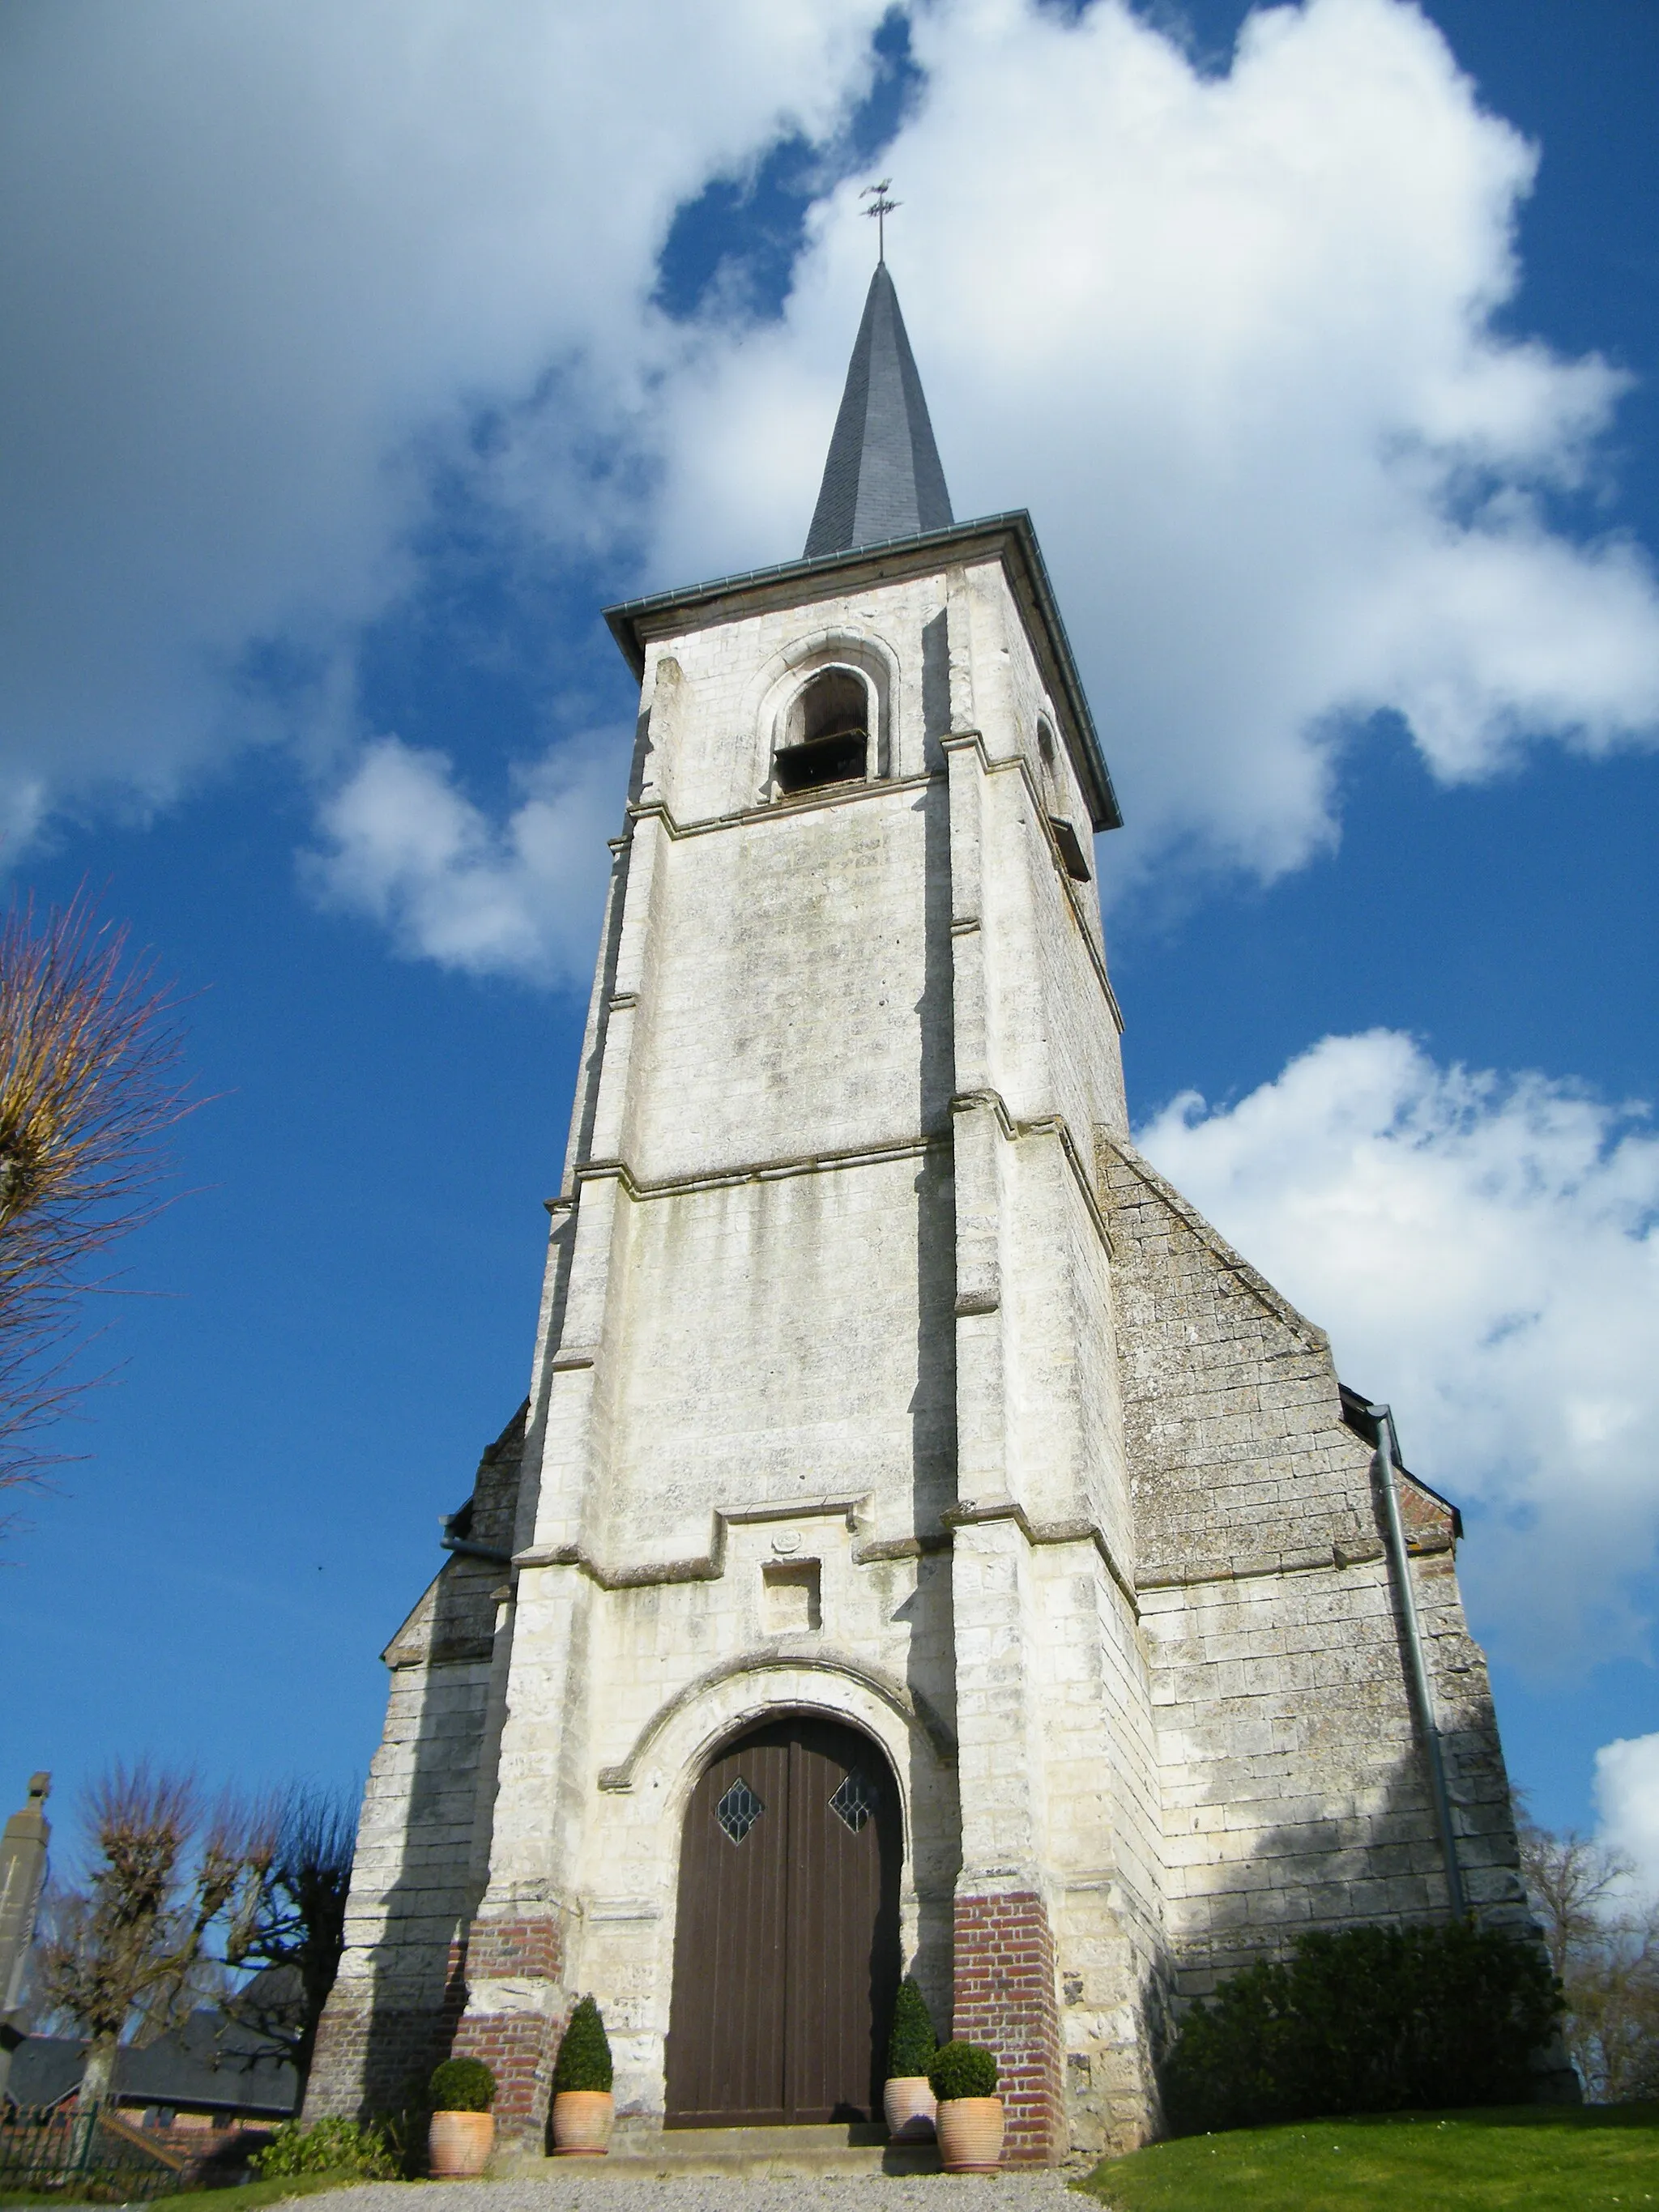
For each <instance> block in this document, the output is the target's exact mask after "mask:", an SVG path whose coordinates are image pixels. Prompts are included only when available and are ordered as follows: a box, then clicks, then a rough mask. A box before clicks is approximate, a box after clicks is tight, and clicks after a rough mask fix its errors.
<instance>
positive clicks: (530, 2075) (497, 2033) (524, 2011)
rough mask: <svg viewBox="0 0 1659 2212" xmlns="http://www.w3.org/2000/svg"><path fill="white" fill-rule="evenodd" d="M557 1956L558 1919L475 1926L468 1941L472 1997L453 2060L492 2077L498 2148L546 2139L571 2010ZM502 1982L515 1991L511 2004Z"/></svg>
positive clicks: (536, 2143)
mask: <svg viewBox="0 0 1659 2212" xmlns="http://www.w3.org/2000/svg"><path fill="white" fill-rule="evenodd" d="M562 1955H563V1946H562V1943H561V1942H560V1938H559V1925H558V1923H557V1921H556V1920H551V1919H545V1920H540V1919H538V1920H475V1921H474V1922H473V1923H472V1931H471V1935H470V1936H469V1937H468V1939H467V1946H466V1972H467V1983H468V1990H469V1994H468V1999H467V2008H466V2010H465V2013H464V2014H463V2015H462V2016H461V2022H460V2026H459V2027H458V2028H457V2030H456V2032H455V2043H454V2056H455V2057H457V2058H482V2059H483V2062H484V2063H485V2065H486V2066H488V2067H489V2070H490V2072H491V2073H492V2074H493V2075H495V2133H496V2136H497V2139H498V2140H499V2141H501V2142H503V2143H513V2144H517V2145H519V2146H520V2147H521V2148H532V2147H538V2146H539V2145H540V2144H541V2143H542V2142H543V2140H544V2136H545V2133H546V2129H547V2107H548V2098H549V2093H550V2089H551V2086H552V2081H553V2061H554V2059H555V2057H556V2056H557V2053H558V2048H559V2038H560V2037H561V2036H562V2034H563V2033H564V2023H565V2018H566V2015H567V2014H568V2011H569V2003H568V1999H567V1998H566V1996H565V1994H564V1992H563V1990H562V1989H561V1987H560V1985H559V1968H560V1965H561V1963H562ZM503 1983H512V1984H517V1985H518V1986H517V1987H516V1988H515V1989H513V1990H512V1991H511V2001H510V2002H507V2001H506V2000H507V1997H508V1992H507V1990H503V1989H502V1988H501V1986H500V1985H501V1984H503ZM526 1983H528V1984H531V1985H532V1986H531V1987H530V1989H529V1990H526V1988H525V1984H526ZM538 1984H539V1987H538V1986H536V1985H538Z"/></svg>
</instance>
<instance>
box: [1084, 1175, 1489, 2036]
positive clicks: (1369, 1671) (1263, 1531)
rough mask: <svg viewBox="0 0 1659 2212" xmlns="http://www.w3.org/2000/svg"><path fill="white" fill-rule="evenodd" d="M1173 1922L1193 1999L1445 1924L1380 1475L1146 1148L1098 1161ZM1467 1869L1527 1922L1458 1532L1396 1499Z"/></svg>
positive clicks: (1307, 1331) (1310, 1340) (1434, 1509)
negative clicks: (1331, 1940) (1240, 1974)
mask: <svg viewBox="0 0 1659 2212" xmlns="http://www.w3.org/2000/svg"><path fill="white" fill-rule="evenodd" d="M1101 1160H1102V1169H1103V1178H1104V1180H1105V1182H1106V1183H1107V1185H1108V1187H1109V1192H1110V1195H1111V1199H1112V1202H1113V1217H1112V1218H1113V1225H1114V1231H1115V1236H1116V1237H1117V1241H1118V1253H1119V1261H1118V1269H1117V1276H1118V1291H1119V1316H1120V1352H1121V1360H1122V1366H1123V1375H1124V1397H1125V1417H1126V1428H1127V1437H1128V1447H1129V1452H1130V1459H1131V1465H1132V1468H1133V1484H1134V1498H1135V1507H1136V1516H1137V1524H1138V1528H1139V1534H1140V1544H1141V1556H1140V1565H1139V1582H1140V1604H1141V1615H1142V1623H1143V1626H1144V1629H1145V1632H1146V1638H1147V1641H1148V1647H1149V1651H1150V1656H1151V1667H1152V1699H1153V1706H1154V1712H1155V1717H1156V1722H1157V1727H1158V1745H1159V1758H1160V1766H1161V1771H1162V1778H1163V1799H1164V1856H1165V1862H1166V1868H1167V1873H1166V1893H1167V1896H1168V1922H1169V1929H1170V1937H1171V1940H1172V1942H1173V1943H1174V1946H1175V1951H1176V1960H1177V1963H1178V1966H1179V1967H1180V1977H1179V1979H1180V1986H1181V1988H1182V1990H1183V1991H1184V1992H1186V1993H1187V1994H1193V1993H1194V1992H1198V1991H1201V1990H1206V1989H1207V1988H1210V1987H1212V1986H1213V1983H1214V1978H1215V1976H1216V1975H1217V1973H1218V1972H1225V1971H1226V1970H1227V1969H1229V1968H1230V1967H1231V1966H1235V1965H1237V1964H1238V1963H1240V1962H1242V1961H1243V1960H1247V1959H1249V1958H1252V1957H1256V1956H1261V1955H1263V1954H1271V1953H1273V1952H1276V1951H1278V1950H1279V1949H1281V1948H1283V1946H1284V1945H1285V1943H1286V1942H1289V1941H1291V1939H1292V1938H1293V1937H1294V1936H1296V1935H1297V1933H1298V1932H1300V1931H1301V1930H1303V1929H1307V1928H1310V1927H1315V1926H1341V1925H1352V1924H1353V1923H1357V1922H1364V1921H1367V1920H1382V1921H1397V1920H1400V1919H1413V1918H1423V1917H1431V1916H1433V1915H1436V1914H1438V1913H1441V1912H1443V1911H1445V1910H1446V1908H1447V1901H1448V1890H1447V1884H1446V1878H1445V1869H1444V1861H1443V1852H1442V1847H1441V1843H1440V1839H1439V1836H1438V1832H1437V1826H1436V1823H1435V1820H1434V1815H1433V1808H1432V1801H1431V1795H1430V1787H1429V1774H1428V1765H1427V1750H1426V1744H1425V1737H1424V1735H1423V1732H1422V1728H1421V1726H1420V1724H1419V1720H1418V1717H1417V1716H1416V1715H1415V1714H1414V1712H1413V1705H1412V1698H1411V1692H1410V1689H1409V1684H1408V1679H1407V1670H1406V1665H1405V1660H1404V1652H1403V1645H1402V1641H1401V1638H1402V1636H1403V1632H1404V1631H1403V1625H1402V1622H1401V1614H1400V1609H1399V1600H1398V1594H1397V1592H1396V1591H1395V1589H1394V1587H1393V1583H1392V1581H1391V1578H1390V1571H1389V1564H1388V1559H1387V1555H1386V1552H1385V1547H1384V1545H1383V1536H1382V1521H1381V1513H1380V1505H1379V1500H1378V1498H1377V1496H1376V1489H1375V1475H1374V1468H1373V1455H1372V1453H1371V1450H1370V1445H1369V1444H1368V1443H1366V1442H1365V1441H1364V1440H1363V1439H1362V1438H1361V1437H1358V1436H1356V1435H1355V1434H1354V1432H1353V1431H1352V1429H1350V1428H1349V1427H1347V1426H1346V1425H1345V1422H1344V1417H1343V1405H1342V1401H1341V1396H1340V1389H1339V1386H1338V1383H1337V1379H1336V1374H1335V1370H1334V1365H1333V1364H1332V1361H1331V1358H1330V1352H1329V1347H1328V1343H1327V1341H1326V1339H1325V1338H1324V1336H1323V1334H1322V1332H1321V1331H1319V1330H1318V1329H1317V1328H1314V1327H1313V1325H1312V1324H1311V1323H1310V1322H1306V1321H1305V1320H1304V1318H1303V1317H1302V1316H1300V1315H1299V1314H1297V1312H1296V1311H1295V1310H1294V1309H1293V1308H1291V1307H1290V1306H1289V1305H1287V1304H1285V1301H1284V1300H1283V1299H1282V1298H1281V1297H1279V1294H1278V1293H1277V1292H1276V1291H1273V1288H1272V1286H1271V1285H1268V1284H1267V1283H1265V1282H1264V1281H1263V1280H1262V1279H1261V1277H1260V1276H1258V1275H1257V1274H1256V1273H1255V1271H1254V1270H1253V1269H1252V1268H1250V1267H1249V1266H1248V1265H1247V1264H1246V1263H1245V1262H1244V1261H1243V1260H1241V1259H1240V1258H1239V1256H1238V1255H1237V1253H1235V1252H1233V1251H1232V1250H1231V1248H1230V1247H1229V1246H1227V1245H1226V1244H1225V1243H1224V1241H1223V1240H1222V1239H1221V1238H1220V1237H1218V1236H1217V1235H1216V1233H1215V1231H1213V1230H1212V1229H1211V1228H1210V1227H1209V1225H1208V1224H1207V1223H1206V1222H1205V1221H1204V1220H1203V1219H1202V1218H1201V1217H1200V1216H1199V1215H1198V1214H1197V1213H1196V1212H1194V1210H1193V1208H1192V1207H1190V1206H1188V1205H1187V1204H1186V1202H1185V1201H1184V1200H1182V1199H1181V1198H1180V1197H1179V1196H1178V1194H1176V1193H1175V1192H1174V1191H1172V1190H1171V1189H1170V1188H1169V1186H1168V1185H1167V1184H1165V1183H1164V1182H1163V1181H1162V1180H1161V1178H1159V1177H1158V1176H1157V1175H1156V1173H1155V1172H1154V1171H1153V1170H1152V1169H1151V1168H1150V1167H1149V1165H1148V1164H1146V1162H1145V1161H1144V1160H1142V1159H1141V1158H1139V1155H1138V1154H1136V1153H1135V1152H1134V1151H1133V1147H1131V1146H1127V1144H1123V1143H1121V1142H1117V1141H1111V1142H1107V1143H1103V1146H1102V1147H1101ZM1401 1491H1402V1495H1403V1496H1405V1497H1406V1498H1407V1500H1408V1505H1409V1510H1408V1511H1407V1516H1406V1517H1407V1522H1408V1524H1409V1525H1410V1526H1411V1528H1412V1531H1413V1549H1414V1551H1415V1552H1416V1553H1418V1555H1419V1556H1418V1557H1417V1558H1416V1559H1415V1560H1414V1562H1413V1569H1412V1571H1413V1576H1414V1578H1415V1583H1416V1587H1417V1589H1418V1592H1419V1599H1420V1600H1425V1601H1426V1597H1427V1593H1428V1591H1429V1590H1430V1589H1433V1590H1434V1591H1435V1592H1436V1593H1437V1596H1436V1599H1435V1603H1434V1606H1433V1607H1432V1608H1431V1612H1432V1626H1431V1635H1430V1638H1429V1641H1430V1644H1431V1668H1432V1670H1433V1672H1434V1675H1435V1680H1436V1684H1437V1694H1436V1705H1437V1711H1436V1716H1435V1718H1436V1722H1437V1726H1438V1728H1439V1729H1440V1731H1441V1734H1442V1737H1443V1741H1444V1743H1445V1745H1446V1747H1447V1750H1448V1753H1449V1764H1450V1765H1451V1767H1452V1770H1453V1778H1454V1795H1455V1798H1456V1800H1457V1826H1458V1827H1459V1830H1460V1837H1459V1863H1460V1868H1461V1869H1462V1870H1463V1871H1464V1872H1465V1874H1466V1875H1468V1879H1469V1883H1470V1889H1471V1895H1472V1899H1476V1900H1478V1901H1479V1902H1480V1904H1481V1905H1482V1906H1483V1907H1486V1906H1498V1907H1506V1906H1511V1905H1513V1901H1514V1898H1515V1895H1516V1892H1515V1889H1514V1887H1513V1877H1512V1872H1511V1869H1513V1865H1514V1857H1515V1845H1514V1818H1513V1813H1512V1809H1511V1808H1510V1802H1509V1795H1508V1789H1507V1784H1506V1782H1505V1781H1504V1776H1503V1771H1502V1759H1501V1754H1500V1753H1499V1752H1498V1744H1497V1736H1496V1730H1495V1728H1494V1726H1493V1724H1492V1711H1491V1702H1490V1692H1489V1691H1488V1689H1487V1686H1486V1672H1485V1663H1484V1661H1483V1660H1482V1658H1481V1656H1480V1652H1479V1650H1478V1648H1477V1647H1476V1646H1475V1645H1474V1644H1473V1642H1472V1641H1471V1640H1470V1639H1469V1638H1468V1630H1467V1626H1466V1625H1465V1624H1464V1622H1463V1617H1462V1605H1461V1602H1460V1601H1458V1598H1457V1594H1456V1582H1455V1566H1454V1565H1453V1560H1452V1554H1451V1550H1450V1543H1451V1536H1450V1527H1449V1516H1448V1515H1447V1514H1446V1512H1445V1510H1444V1509H1443V1507H1441V1506H1440V1505H1439V1504H1437V1502H1436V1501H1433V1500H1432V1499H1431V1497H1430V1495H1429V1494H1428V1493H1426V1492H1421V1491H1419V1490H1417V1489H1416V1487H1415V1486H1413V1485H1412V1484H1411V1483H1410V1482H1409V1479H1403V1480H1402V1482H1401Z"/></svg>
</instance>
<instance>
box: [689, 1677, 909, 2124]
mask: <svg viewBox="0 0 1659 2212" xmlns="http://www.w3.org/2000/svg"><path fill="white" fill-rule="evenodd" d="M902 1857H903V1839H902V1832H901V1826H900V1820H899V1804H898V1790H897V1788H896V1784H895V1783H894V1780H893V1777H892V1772H891V1770H890V1768H889V1766H888V1765H887V1761H886V1759H884V1756H883V1754H882V1753H881V1752H880V1751H879V1750H878V1748H877V1747H876V1745H875V1744H873V1743H872V1741H870V1739H869V1737H868V1736H866V1735H860V1734H859V1733H858V1732H857V1730H855V1729H849V1728H842V1727H839V1726H837V1725H836V1723H834V1722H831V1721H821V1720H816V1719H813V1718H812V1717H811V1716H809V1715H807V1714H805V1713H792V1714H787V1715H786V1716H784V1717H782V1718H781V1719H779V1720H775V1721H771V1722H769V1723H767V1724H766V1726H764V1727H763V1728H758V1729H754V1730H752V1731H751V1732H750V1734H749V1735H744V1736H743V1737H741V1738H739V1739H738V1741H736V1742H734V1743H732V1744H728V1745H727V1746H726V1748H725V1749H724V1750H723V1751H721V1752H720V1753H718V1754H717V1756H716V1757H715V1758H714V1759H713V1760H712V1761H711V1762H710V1764H709V1765H708V1769H707V1771H705V1772H704V1774H703V1776H702V1779H701V1780H700V1781H699V1783H698V1784H697V1786H696V1789H695V1790H693V1791H692V1793H691V1802H690V1807H689V1808H688V1809H687V1812H686V1816H685V1834H684V1839H683V1841H682V1844H681V1849H680V1893H679V1916H678V1922H677V1923H676V1932H675V1938H674V1997H673V2006H672V2010H671V2014H670V2018H669V2029H668V2109H667V2113H666V2118H667V2124H668V2125H669V2126H670V2127H671V2128H672V2127H679V2128H696V2127H760V2126H765V2125H768V2124H773V2125H776V2124H784V2123H787V2122H791V2121H803V2120H833V2119H849V2120H850V2119H871V2118H875V2117H876V2116H877V2115H878V2113H879V2112H880V2110H881V2083H882V2071H883V2069H882V2065H881V2059H882V2056H883V2045H884V2042H885V2039H886V2036H887V2033H888V2031H889V2027H890V2022H891V2019H892V2010H893V1997H894V1993H895V1991H896V1990H897V1987H898V1980H899V1868H900V1864H901V1863H902Z"/></svg>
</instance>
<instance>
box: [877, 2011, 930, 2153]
mask: <svg viewBox="0 0 1659 2212" xmlns="http://www.w3.org/2000/svg"><path fill="white" fill-rule="evenodd" d="M938 2049H939V2038H938V2037H937V2036H936V2035H935V2034H934V2033H933V2021H932V2020H931V2019H930V2018H929V2017H928V2013H927V1999H926V1998H925V1997H924V1996H922V1994H921V1990H919V1989H918V1988H917V1987H916V1985H915V1982H913V1981H912V1980H911V1979H910V1978H909V1976H908V1974H907V1975H906V1977H905V1978H904V1979H903V1981H902V1982H901V1983H900V1984H899V1991H898V1996H896V1998H895V2000H894V2002H893V2033H892V2034H891V2035H890V2037H889V2038H888V2039H887V2087H885V2089H884V2090H883V2092H882V2104H883V2106H884V2109H885V2111H886V2114H887V2132H888V2134H889V2135H890V2136H891V2137H892V2139H893V2141H894V2142H932V2140H933V2112H934V2109H935V2106H936V2104H937V2100H936V2099H935V2097H934V2095H933V2083H932V2082H931V2081H929V2080H928V2079H927V2069H928V2068H929V2067H930V2066H931V2065H932V2064H933V2055H934V2053H935V2052H936V2051H938Z"/></svg>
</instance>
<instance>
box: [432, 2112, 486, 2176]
mask: <svg viewBox="0 0 1659 2212" xmlns="http://www.w3.org/2000/svg"><path fill="white" fill-rule="evenodd" d="M494 2142H495V2114H494V2112H434V2114H433V2115H432V2125H431V2126H430V2127H429V2128H428V2130H427V2136H426V2146H427V2155H428V2161H429V2163H430V2165H431V2168H432V2174H433V2178H434V2179H435V2180H438V2181H470V2180H471V2179H472V2178H473V2177H474V2176H475V2175H476V2174H480V2173H482V2172H483V2170H484V2166H485V2164H486V2163H487V2161H488V2160H489V2153H490V2148H491V2146H492V2145H493V2144H494Z"/></svg>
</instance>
